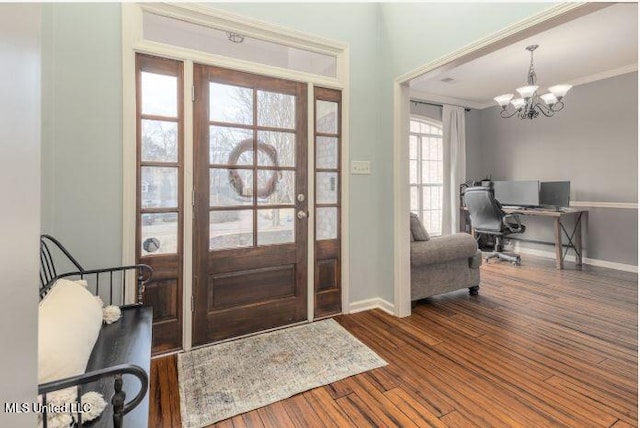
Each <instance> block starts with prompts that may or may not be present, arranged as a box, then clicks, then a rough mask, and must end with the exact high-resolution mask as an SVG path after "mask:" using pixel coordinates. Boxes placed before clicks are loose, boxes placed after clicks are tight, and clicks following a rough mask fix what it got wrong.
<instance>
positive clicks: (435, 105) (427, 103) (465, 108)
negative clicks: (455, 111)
mask: <svg viewBox="0 0 640 428" xmlns="http://www.w3.org/2000/svg"><path fill="white" fill-rule="evenodd" d="M410 101H411V102H412V103H416V104H425V105H428V106H434V107H442V106H443V105H442V104H437V103H430V102H428V101H420V100H410ZM449 105H452V106H454V107H462V108H464V111H471V109H470V108H469V107H467V106H459V105H456V104H449Z"/></svg>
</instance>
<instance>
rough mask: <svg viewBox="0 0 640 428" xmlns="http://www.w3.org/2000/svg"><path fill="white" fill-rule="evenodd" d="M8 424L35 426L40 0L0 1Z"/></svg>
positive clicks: (0, 401) (1, 383)
mask: <svg viewBox="0 0 640 428" xmlns="http://www.w3.org/2000/svg"><path fill="white" fill-rule="evenodd" d="M0 64H2V67H0V94H2V102H0V194H1V195H2V198H3V201H4V202H5V205H4V209H2V210H0V236H2V242H3V245H1V246H0V261H1V262H0V278H2V283H1V285H0V301H1V302H2V303H3V304H2V310H1V311H0V325H2V329H1V330H0V331H2V333H1V334H0V343H2V364H0V405H1V406H2V409H0V426H2V427H16V428H21V427H33V426H35V425H36V419H35V414H33V413H27V414H9V413H5V412H4V403H7V402H22V403H32V402H34V401H35V399H36V394H37V389H36V384H37V367H38V363H37V361H38V360H37V337H38V321H37V320H38V318H37V310H38V309H37V308H38V260H39V257H38V254H39V253H38V251H39V250H38V243H39V241H38V235H39V232H40V6H39V5H35V4H24V5H7V4H3V5H0Z"/></svg>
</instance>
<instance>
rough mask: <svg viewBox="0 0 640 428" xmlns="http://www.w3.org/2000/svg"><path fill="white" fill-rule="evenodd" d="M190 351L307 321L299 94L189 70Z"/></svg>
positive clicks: (266, 82) (297, 88)
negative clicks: (192, 190)
mask: <svg viewBox="0 0 640 428" xmlns="http://www.w3.org/2000/svg"><path fill="white" fill-rule="evenodd" d="M194 84H195V91H194V96H195V103H194V145H195V153H194V158H195V161H194V181H195V193H194V215H195V219H194V283H193V287H194V290H193V295H194V314H193V345H194V346H197V345H202V344H205V343H209V342H212V341H218V340H223V339H227V338H230V337H236V336H240V335H244V334H248V333H252V332H256V331H261V330H266V329H270V328H274V327H279V326H283V325H287V324H291V323H295V322H299V321H304V320H306V319H307V227H308V224H307V212H308V211H307V210H308V202H307V199H308V197H307V99H306V96H307V85H306V84H303V83H297V82H292V81H287V80H282V79H275V78H269V77H264V76H259V75H254V74H248V73H242V72H238V71H233V70H226V69H222V68H217V67H211V66H204V65H198V64H196V65H194Z"/></svg>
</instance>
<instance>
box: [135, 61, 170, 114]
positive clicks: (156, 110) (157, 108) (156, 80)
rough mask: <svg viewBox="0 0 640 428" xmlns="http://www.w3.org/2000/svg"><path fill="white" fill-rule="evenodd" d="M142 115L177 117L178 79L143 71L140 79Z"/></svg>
mask: <svg viewBox="0 0 640 428" xmlns="http://www.w3.org/2000/svg"><path fill="white" fill-rule="evenodd" d="M140 92H141V94H142V114H150V115H158V116H168V117H177V116H178V78H177V77H175V76H166V75H164V74H156V73H148V72H146V71H143V72H142V73H141V79H140Z"/></svg>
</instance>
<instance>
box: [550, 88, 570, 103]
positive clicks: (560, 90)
mask: <svg viewBox="0 0 640 428" xmlns="http://www.w3.org/2000/svg"><path fill="white" fill-rule="evenodd" d="M571 88H572V86H571V85H566V84H563V85H555V86H551V87H550V88H549V92H551V93H552V94H553V95H555V97H556V98H557V99H558V101H559V100H561V99H562V97H564V96H565V95H567V92H569V89H571Z"/></svg>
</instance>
